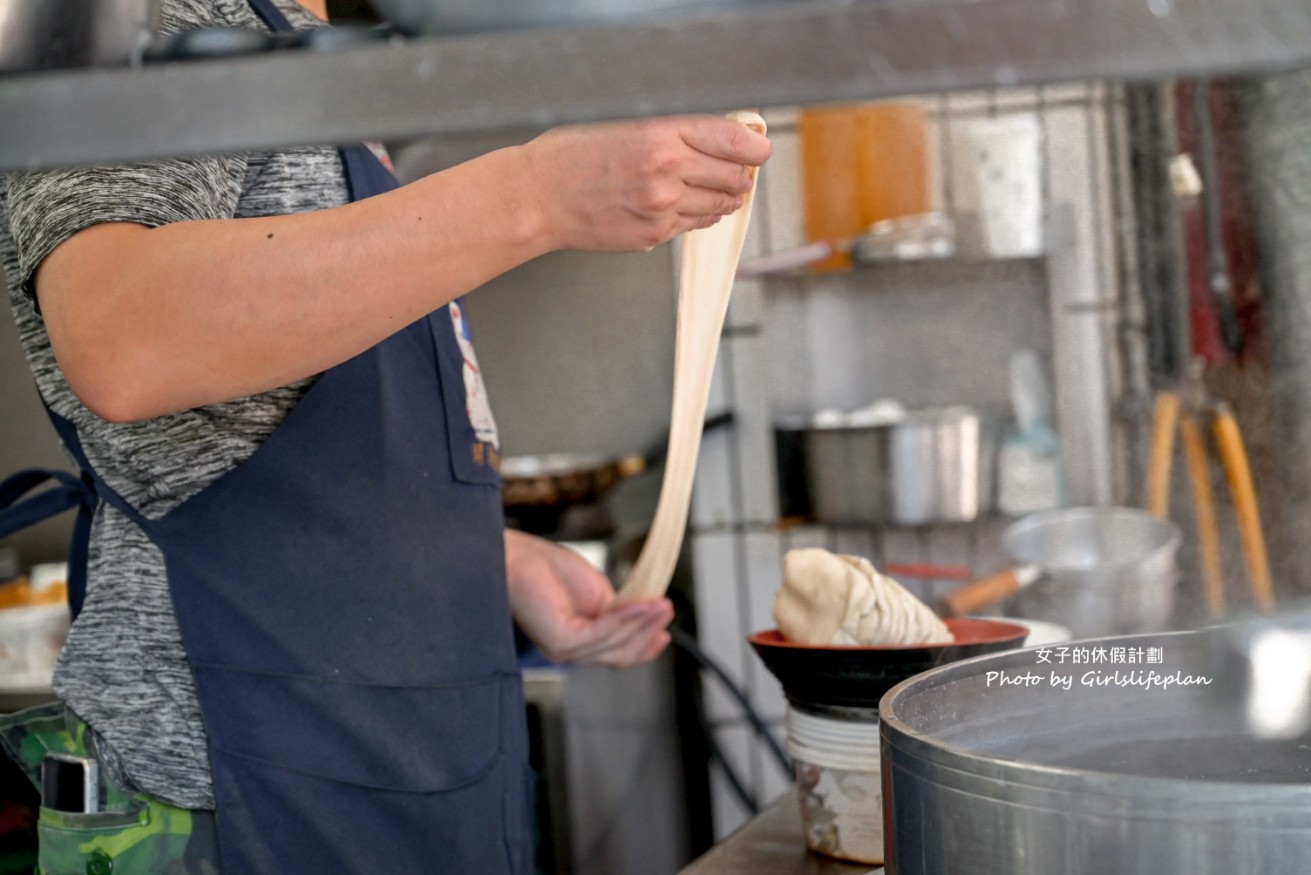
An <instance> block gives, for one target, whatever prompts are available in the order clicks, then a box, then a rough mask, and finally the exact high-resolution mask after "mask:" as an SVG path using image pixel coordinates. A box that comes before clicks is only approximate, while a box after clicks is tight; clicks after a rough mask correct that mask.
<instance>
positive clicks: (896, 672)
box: [747, 617, 1029, 709]
mask: <svg viewBox="0 0 1311 875" xmlns="http://www.w3.org/2000/svg"><path fill="white" fill-rule="evenodd" d="M943 622H945V623H946V624H947V628H948V629H950V630H951V634H952V635H953V636H954V637H955V639H956V640H955V641H953V642H951V643H949V644H922V645H916V646H913V647H900V646H897V647H841V646H828V647H822V646H813V645H809V644H795V643H793V642H791V641H787V640H785V639H784V638H783V636H782V635H781V634H780V633H779V631H778V630H777V629H770V630H768V631H766V632H757V633H756V634H754V635H752V636H751V637H750V638H749V639H747V640H748V641H750V642H751V646H752V647H753V648H754V649H755V651H756V653H757V654H759V656H760V659H761V661H763V662H764V663H765V668H767V669H769V671H770V673H771V674H773V675H774V677H776V678H778V679H779V682H780V683H782V684H783V694H784V695H785V696H787V699H788V701H789V702H791V703H792V704H794V705H799V706H802V707H811V708H814V707H818V708H821V709H822V708H877V707H878V704H879V699H881V698H883V694H884V693H886V692H887V691H888V690H890V689H892V688H893V687H895V686H896V685H897V684H899V683H901V682H902V681H904V680H906V679H907V678H910V677H914V676H915V675H917V674H919V673H920V672H925V671H928V670H929V669H931V668H937V667H938V666H940V665H944V664H946V663H948V662H956V661H957V660H961V659H969V658H970V657H972V656H982V655H983V654H985V653H995V652H997V651H1000V650H1009V649H1012V648H1015V647H1020V646H1022V645H1023V643H1024V639H1025V638H1026V637H1027V636H1028V634H1029V630H1028V629H1027V628H1026V627H1024V626H1020V625H1017V624H1015V623H1003V622H1001V621H1000V620H985V619H981V618H977V617H959V618H953V619H949V620H944V621H943Z"/></svg>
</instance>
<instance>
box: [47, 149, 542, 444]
mask: <svg viewBox="0 0 1311 875" xmlns="http://www.w3.org/2000/svg"><path fill="white" fill-rule="evenodd" d="M521 158H522V156H520V155H517V154H516V151H515V150H505V151H503V152H496V153H492V154H490V155H487V156H484V157H483V158H481V159H478V160H477V161H473V162H469V163H468V164H464V165H461V166H459V167H456V168H452V169H451V170H449V171H446V172H444V173H441V174H436V175H433V176H430V177H427V178H425V179H422V180H420V181H418V182H416V183H413V184H411V185H409V186H406V187H404V188H402V189H398V190H396V191H394V192H390V193H388V194H386V195H380V196H378V197H374V198H370V199H368V200H365V201H361V202H358V203H354V204H350V205H347V206H343V207H338V208H335V209H329V210H322V211H318V212H313V213H305V214H297V215H290V216H276V217H270V218H259V219H242V220H218V221H197V222H180V223H177V224H173V225H167V226H164V227H161V228H154V229H148V228H145V227H143V226H137V225H118V226H113V225H109V226H101V227H99V228H93V229H90V231H91V232H94V233H90V232H84V233H83V234H81V235H78V237H75V238H73V239H71V240H70V241H69V242H68V243H67V244H65V246H64V247H61V248H60V249H58V250H56V251H55V252H54V253H52V255H51V256H50V257H48V258H47V259H46V260H45V262H44V263H43V264H42V266H41V269H40V271H39V272H38V274H37V289H38V294H39V295H40V300H41V304H42V308H43V312H44V314H45V318H46V321H47V326H48V328H49V331H50V336H51V342H52V345H53V346H54V349H55V352H56V355H57V356H58V358H59V361H60V364H61V367H62V368H63V370H64V372H65V375H66V376H67V378H68V380H69V382H70V385H72V387H73V388H74V391H75V392H77V393H78V394H79V396H80V397H81V398H82V399H83V401H84V402H86V403H87V404H88V406H90V407H92V409H93V410H96V412H97V413H99V414H100V415H102V416H106V417H107V418H112V419H121V420H131V419H143V418H147V417H151V416H157V415H160V414H163V413H167V412H171V411H174V410H180V409H185V408H189V407H195V406H200V405H203V404H208V403H213V402H216V401H222V400H227V399H230V398H236V397H241V396H245V395H251V394H255V393H258V392H261V391H265V390H268V389H271V388H274V387H277V386H281V385H285V384H287V383H290V382H292V381H294V380H297V379H300V378H303V377H306V376H309V375H311V374H314V373H318V372H320V371H322V370H325V369H327V368H329V367H332V366H333V365H336V364H338V363H340V362H342V361H345V360H346V359H348V358H350V357H351V356H353V355H355V354H356V353H358V352H361V351H362V350H364V349H367V348H368V347H370V346H372V345H373V344H375V343H377V342H378V341H379V340H381V339H383V338H385V337H387V336H388V335H390V334H391V333H393V332H395V331H397V330H399V329H400V328H402V327H404V326H405V325H408V324H409V323H411V322H413V321H414V320H415V319H418V318H420V317H421V316H423V315H424V314H426V313H428V312H430V311H432V310H434V309H436V308H438V307H440V306H442V305H443V304H445V303H447V302H449V301H450V300H452V299H454V298H456V297H458V296H459V295H461V294H463V293H465V292H467V291H469V290H471V289H474V288H476V287H478V286H480V285H482V284H483V283H485V282H486V281H488V280H489V279H491V278H493V277H495V276H497V275H499V274H500V273H503V272H504V271H506V270H509V269H510V268H512V267H515V266H516V265H518V264H521V263H523V262H525V261H528V260H530V259H532V258H534V257H536V256H537V255H540V254H542V252H544V251H546V250H547V249H549V248H551V246H552V244H551V242H550V241H549V239H548V235H547V233H546V230H547V229H545V228H544V227H543V225H544V221H543V219H542V217H541V215H540V211H539V210H538V209H537V208H536V205H535V204H532V203H529V202H525V201H524V200H523V198H522V196H521V194H520V193H521V192H523V191H526V190H527V186H525V185H523V184H522V183H523V182H524V181H523V180H521V179H518V178H517V177H518V176H520V175H522V174H523V172H524V171H525V165H524V163H523V161H522V160H521Z"/></svg>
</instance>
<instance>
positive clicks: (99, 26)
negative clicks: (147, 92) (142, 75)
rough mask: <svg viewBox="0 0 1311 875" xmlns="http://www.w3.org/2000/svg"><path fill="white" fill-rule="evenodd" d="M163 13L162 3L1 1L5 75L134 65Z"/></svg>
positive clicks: (0, 68)
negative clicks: (159, 15)
mask: <svg viewBox="0 0 1311 875" xmlns="http://www.w3.org/2000/svg"><path fill="white" fill-rule="evenodd" d="M158 9H159V2H158V0H0V73H13V72H18V71H23V70H45V69H53V68H61V67H86V66H98V65H117V64H125V63H128V62H129V61H130V60H132V59H133V58H135V57H136V56H137V55H138V54H139V53H140V52H141V51H142V50H143V49H144V48H145V47H146V45H147V43H148V42H149V41H150V38H151V35H152V34H153V33H154V31H155V25H156V15H157V13H158Z"/></svg>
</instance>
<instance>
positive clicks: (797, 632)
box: [774, 549, 953, 646]
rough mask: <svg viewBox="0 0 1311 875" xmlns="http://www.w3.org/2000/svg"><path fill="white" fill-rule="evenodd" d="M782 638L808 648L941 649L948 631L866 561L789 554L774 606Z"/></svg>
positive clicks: (817, 553) (818, 554) (813, 551)
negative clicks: (918, 646)
mask: <svg viewBox="0 0 1311 875" xmlns="http://www.w3.org/2000/svg"><path fill="white" fill-rule="evenodd" d="M774 619H775V621H776V622H777V623H778V630H779V632H780V633H782V635H783V637H784V638H786V639H787V640H789V641H795V642H797V643H798V644H813V645H831V644H837V645H866V646H871V645H916V644H943V643H949V642H951V641H952V640H953V639H952V634H951V631H950V630H949V629H948V628H947V626H946V624H944V623H943V622H942V620H940V619H938V617H937V615H936V614H934V613H933V611H932V610H930V609H929V608H928V606H926V605H925V604H924V603H923V602H921V601H920V600H919V599H917V598H915V596H913V595H911V594H910V593H909V592H907V591H906V590H905V588H903V587H902V586H901V585H900V584H899V583H897V582H896V581H895V580H893V579H892V578H890V577H886V576H884V575H882V574H879V573H878V572H877V571H875V570H874V566H873V565H871V564H870V563H869V561H868V560H866V559H862V558H861V557H859V556H839V555H837V554H834V553H830V552H828V551H827V550H818V549H811V550H789V551H788V553H787V554H786V555H785V556H784V557H783V586H782V587H781V588H780V589H779V591H778V596H777V598H776V599H775V600H774Z"/></svg>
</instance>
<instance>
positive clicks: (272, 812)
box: [214, 752, 531, 875]
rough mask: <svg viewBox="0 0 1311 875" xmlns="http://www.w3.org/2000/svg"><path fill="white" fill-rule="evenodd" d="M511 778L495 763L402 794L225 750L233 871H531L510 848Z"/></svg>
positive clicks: (226, 854) (218, 757)
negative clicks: (478, 772)
mask: <svg viewBox="0 0 1311 875" xmlns="http://www.w3.org/2000/svg"><path fill="white" fill-rule="evenodd" d="M507 774H508V770H507V768H505V767H504V766H503V765H502V766H496V767H494V768H493V769H492V770H491V771H490V772H489V773H487V774H486V775H484V776H483V777H482V778H481V779H479V780H477V781H475V782H473V783H471V784H465V785H462V786H459V787H456V788H453V789H448V790H443V791H438V792H426V793H417V792H400V791H395V790H378V789H372V788H367V787H359V786H356V785H354V784H343V783H341V782H338V781H334V780H330V779H328V778H323V777H318V776H313V775H304V774H295V773H291V772H288V771H286V770H284V769H281V768H277V767H272V766H268V765H265V764H261V763H257V762H254V761H250V760H245V759H242V758H239V757H234V756H231V755H226V754H223V753H220V752H216V754H215V758H214V780H215V790H216V792H217V794H218V796H217V802H218V823H219V838H220V843H221V847H222V849H223V872H224V875H233V873H235V875H248V873H268V872H297V873H299V872H306V873H309V872H313V873H320V872H322V873H348V872H349V873H378V875H384V873H386V875H391V873H397V875H408V873H415V875H421V873H424V875H426V873H435V875H437V873H452V875H456V873H459V875H464V873H469V875H473V873H477V875H528V873H530V872H531V868H528V869H524V868H522V867H520V866H518V865H516V863H513V862H512V861H511V859H510V851H509V848H508V847H507V841H506V837H505V836H506V832H507V829H506V823H505V814H504V803H503V797H504V794H505V791H506V778H507ZM524 847H525V848H530V847H531V846H530V845H527V844H526V843H525V844H524ZM523 856H524V855H520V859H523Z"/></svg>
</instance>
